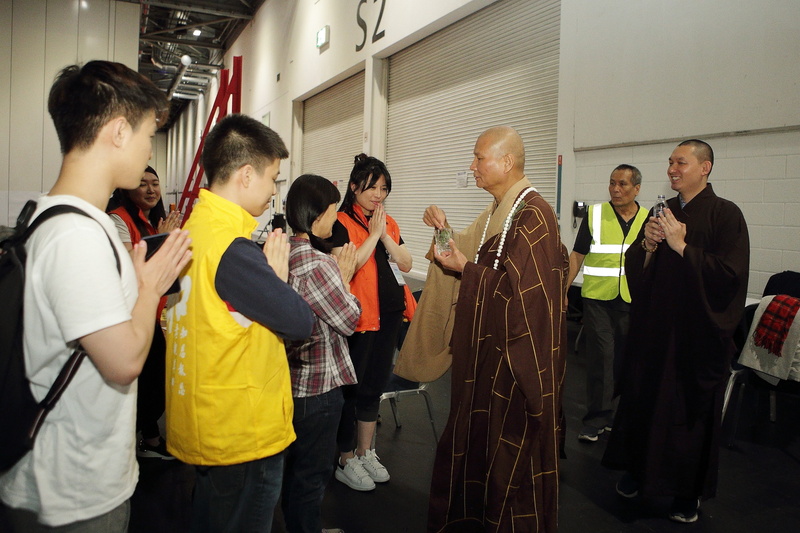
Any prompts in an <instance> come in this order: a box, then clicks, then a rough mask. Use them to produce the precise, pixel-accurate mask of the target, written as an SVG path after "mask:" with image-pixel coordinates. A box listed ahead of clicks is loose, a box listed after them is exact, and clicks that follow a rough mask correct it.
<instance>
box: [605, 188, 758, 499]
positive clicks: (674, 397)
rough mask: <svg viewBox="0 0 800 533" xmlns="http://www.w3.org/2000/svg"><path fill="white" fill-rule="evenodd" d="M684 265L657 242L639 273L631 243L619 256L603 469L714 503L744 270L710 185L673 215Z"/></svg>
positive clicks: (732, 225)
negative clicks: (627, 301)
mask: <svg viewBox="0 0 800 533" xmlns="http://www.w3.org/2000/svg"><path fill="white" fill-rule="evenodd" d="M667 205H668V206H669V208H670V209H671V210H672V213H673V214H674V215H675V217H676V218H677V219H678V220H679V221H680V222H683V223H684V224H686V239H685V240H686V244H687V246H686V249H685V250H684V256H683V257H681V256H680V255H679V254H677V253H676V252H674V251H673V250H672V249H671V248H669V245H668V244H667V243H666V241H664V242H662V243H660V244H659V245H658V249H657V250H656V251H655V253H654V254H653V256H652V258H651V261H650V264H649V265H648V266H647V267H646V268H644V260H645V251H644V250H643V249H642V246H641V241H642V239H643V238H644V228H642V231H641V232H640V233H639V237H638V238H637V239H636V241H635V242H634V243H633V244H632V245H631V247H630V248H629V249H628V251H627V252H626V254H625V270H626V273H627V276H628V284H629V286H630V289H631V298H632V303H631V323H630V333H629V337H628V344H627V349H626V351H625V358H624V360H623V361H622V365H621V368H622V378H621V379H620V381H619V383H618V392H619V393H620V403H619V409H618V410H617V416H616V419H615V421H614V429H613V431H612V432H611V437H610V440H609V443H608V447H607V449H606V453H605V456H604V457H603V464H604V465H606V466H608V467H610V468H616V469H624V470H627V471H629V472H631V473H632V474H633V475H634V477H635V478H636V479H637V480H638V481H639V483H640V485H641V487H640V491H641V492H642V493H643V494H644V495H650V496H678V497H685V498H692V497H700V498H702V499H706V498H711V497H713V496H714V495H715V494H716V489H717V470H718V455H719V441H720V433H721V419H722V401H723V394H724V390H725V384H726V381H727V379H728V376H729V375H730V362H731V358H732V356H733V353H734V351H735V348H734V343H733V340H732V336H733V333H734V331H735V330H736V326H737V325H738V323H739V320H740V318H741V316H742V312H743V311H744V304H745V298H746V296H747V278H748V272H749V263H750V243H749V238H748V234H747V225H746V223H745V220H744V217H743V216H742V213H741V211H740V210H739V208H738V207H737V206H736V205H735V204H733V203H732V202H730V201H728V200H724V199H722V198H719V197H718V196H717V195H715V194H714V191H713V189H712V188H711V184H708V185H707V186H706V188H705V189H704V190H703V191H701V192H700V193H699V194H698V195H697V196H695V197H694V198H693V199H692V200H691V201H690V202H689V203H688V204H686V206H685V207H683V208H681V206H680V202H679V201H678V198H677V197H675V198H671V199H670V200H669V201H668V202H667Z"/></svg>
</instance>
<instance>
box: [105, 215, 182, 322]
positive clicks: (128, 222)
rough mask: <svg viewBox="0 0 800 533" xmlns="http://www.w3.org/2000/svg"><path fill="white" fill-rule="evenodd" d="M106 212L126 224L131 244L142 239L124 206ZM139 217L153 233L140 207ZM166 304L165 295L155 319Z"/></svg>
mask: <svg viewBox="0 0 800 533" xmlns="http://www.w3.org/2000/svg"><path fill="white" fill-rule="evenodd" d="M108 214H109V215H110V214H114V215H117V216H118V217H119V218H121V219H122V221H123V222H124V223H125V225H126V226H128V233H129V234H130V236H131V246H135V245H136V243H138V242H139V241H141V240H142V234H141V232H140V231H139V228H137V227H136V224H134V222H133V218H131V215H130V213H128V211H127V210H126V209H125V208H124V207H122V206H120V207H118V208H116V209H114V210H113V211H109V213H108ZM139 218H141V219H142V220H143V221H144V223H145V227H146V228H147V229H148V230H149V231H150V232H151V233H150V235H155V234H156V230H155V229H154V228H153V225H152V224H150V221H149V220H147V217H145V216H144V213H142V210H141V209H139ZM166 305H167V297H166V296H162V297H161V300H160V301H159V304H158V310H157V311H156V319H157V320H161V312H162V311H163V310H164V307H166Z"/></svg>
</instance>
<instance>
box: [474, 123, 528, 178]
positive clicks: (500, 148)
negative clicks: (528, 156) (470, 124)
mask: <svg viewBox="0 0 800 533" xmlns="http://www.w3.org/2000/svg"><path fill="white" fill-rule="evenodd" d="M480 139H484V140H486V141H487V142H488V143H489V145H490V146H491V147H492V149H493V150H494V151H495V154H496V156H497V157H502V156H504V155H506V154H510V155H511V156H512V157H513V158H514V169H515V170H517V171H519V172H523V171H524V169H525V145H524V144H523V143H522V137H520V136H519V133H517V130H515V129H514V128H512V127H510V126H496V127H494V128H489V129H488V130H486V131H484V132H483V133H481V136H480Z"/></svg>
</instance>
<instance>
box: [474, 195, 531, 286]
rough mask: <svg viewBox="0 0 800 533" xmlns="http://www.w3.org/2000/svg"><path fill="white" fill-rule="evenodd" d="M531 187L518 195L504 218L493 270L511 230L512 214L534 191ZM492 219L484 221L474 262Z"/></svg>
mask: <svg viewBox="0 0 800 533" xmlns="http://www.w3.org/2000/svg"><path fill="white" fill-rule="evenodd" d="M535 190H536V189H534V188H533V187H528V188H527V189H525V190H524V191H522V194H520V195H519V197H518V198H517V201H516V202H514V205H513V206H511V211H509V212H508V216H507V217H506V220H505V222H504V223H503V233H502V234H501V235H500V244H499V245H498V247H497V257H496V258H495V260H494V267H493V268H494V269H495V270H497V267H498V266H499V265H500V255H501V254H502V253H503V247H504V246H505V244H506V235H507V234H508V230H509V229H510V228H511V221H512V219H513V218H514V214H515V213H516V212H517V208H518V207H519V204H521V203H522V201H523V200H524V199H525V196H527V195H528V193H529V192H531V191H535ZM491 219H492V217H491V215H490V216H489V218H487V219H486V225H485V226H484V227H483V235H481V242H480V244H478V251H477V252H475V262H476V263H477V262H478V252H480V249H481V246H483V241H484V240H485V239H486V232H487V231H488V230H489V221H490V220H491Z"/></svg>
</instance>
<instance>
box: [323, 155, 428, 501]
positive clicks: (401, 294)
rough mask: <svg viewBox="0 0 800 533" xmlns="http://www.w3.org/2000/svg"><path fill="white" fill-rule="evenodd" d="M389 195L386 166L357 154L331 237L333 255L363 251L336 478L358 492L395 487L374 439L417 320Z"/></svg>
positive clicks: (355, 285)
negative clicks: (401, 346)
mask: <svg viewBox="0 0 800 533" xmlns="http://www.w3.org/2000/svg"><path fill="white" fill-rule="evenodd" d="M391 190H392V178H391V176H390V175H389V171H388V170H387V168H386V165H384V164H383V162H381V161H380V160H378V159H376V158H374V157H368V156H367V155H365V154H359V155H357V156H356V157H355V164H354V166H353V170H352V172H351V173H350V181H349V182H348V184H347V192H346V193H345V197H344V200H343V201H342V205H341V207H340V208H339V213H338V215H337V218H338V220H337V223H336V224H334V227H333V236H332V237H331V239H332V241H333V246H334V249H333V253H334V254H336V253H337V252H338V249H340V248H341V247H342V246H343V245H344V244H345V243H347V242H352V243H353V244H355V245H356V247H357V252H356V253H357V257H358V262H357V270H356V273H355V275H354V276H353V279H352V280H351V281H350V291H351V292H352V293H353V294H354V295H355V296H356V297H357V298H358V300H359V302H360V303H361V308H362V313H361V318H360V320H359V322H358V325H357V326H356V332H355V333H354V334H353V335H352V336H351V337H349V339H348V345H349V349H350V357H351V359H352V361H353V366H354V367H355V370H356V377H357V379H358V383H357V384H356V385H351V386H348V387H344V388H343V392H344V398H345V404H344V408H343V411H342V418H341V421H340V423H339V431H338V435H337V442H338V445H339V454H340V457H339V465H338V468H337V469H336V479H338V480H339V481H341V482H342V483H344V484H346V485H347V486H349V487H350V488H352V489H355V490H360V491H368V490H373V489H374V488H375V483H376V482H377V483H383V482H386V481H389V473H388V472H387V470H386V468H385V467H384V466H383V465H382V464H381V463H380V461H379V460H378V456H377V455H376V454H375V450H374V449H373V448H372V438H373V435H374V434H375V425H376V421H377V418H378V408H379V406H380V396H381V394H382V393H383V390H384V388H385V387H386V384H387V382H388V380H389V377H390V375H391V371H392V359H393V356H394V350H395V346H396V345H397V337H398V335H399V333H400V325H401V324H402V322H403V320H410V319H411V317H412V316H413V313H414V309H415V308H416V302H415V300H414V298H413V297H412V296H411V292H410V291H409V289H408V287H407V286H406V285H405V282H404V281H403V276H402V272H408V271H409V270H411V253H410V252H409V251H408V249H407V248H406V246H405V245H404V244H403V239H401V238H400V228H399V227H398V225H397V223H396V222H395V221H394V219H393V218H392V217H390V216H389V215H388V214H386V211H385V210H384V206H383V202H384V200H385V199H386V197H387V196H388V194H389V192H390V191H391Z"/></svg>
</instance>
